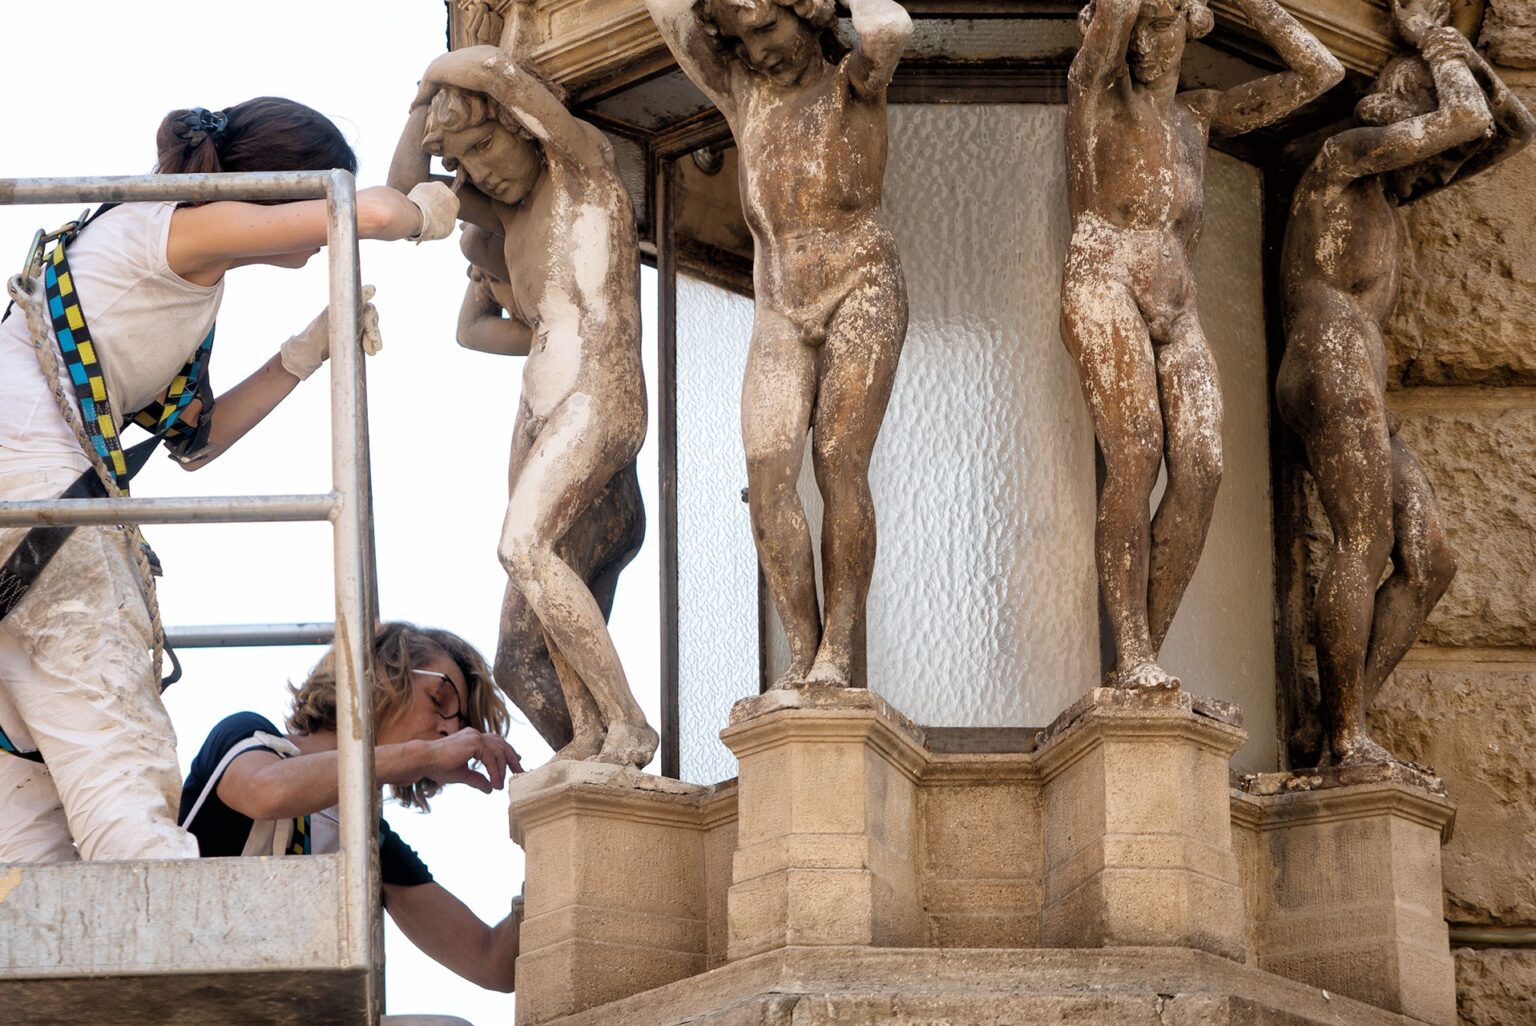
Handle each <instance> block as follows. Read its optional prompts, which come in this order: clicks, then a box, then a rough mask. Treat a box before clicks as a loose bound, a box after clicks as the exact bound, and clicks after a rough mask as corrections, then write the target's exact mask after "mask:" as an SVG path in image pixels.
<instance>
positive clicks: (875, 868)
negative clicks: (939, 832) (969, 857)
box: [720, 688, 926, 961]
mask: <svg viewBox="0 0 1536 1026" xmlns="http://www.w3.org/2000/svg"><path fill="white" fill-rule="evenodd" d="M720 737H721V740H722V741H724V742H725V744H726V745H727V746H728V747H729V748H730V749H731V751H732V752H734V753H735V754H736V758H737V759H738V761H739V764H740V770H739V775H738V778H737V786H738V789H739V805H738V817H739V818H738V821H737V829H738V846H737V849H736V857H735V861H734V864H733V870H732V884H731V888H730V894H729V898H728V907H729V923H730V944H729V958H730V959H731V960H732V961H735V960H737V959H740V958H745V957H747V956H749V955H754V954H757V953H759V952H763V951H770V950H773V949H775V948H780V947H784V946H786V945H808V946H814V945H873V946H877V947H901V946H917V945H920V944H921V943H922V942H923V921H922V913H921V906H920V904H919V896H918V865H917V846H918V823H917V805H918V801H917V781H918V775H919V773H920V771H921V769H922V767H923V765H924V763H925V761H926V752H925V751H924V749H923V747H922V734H921V732H920V731H919V730H918V729H917V728H916V727H914V726H913V725H912V724H911V723H910V722H908V721H907V720H906V719H905V717H903V716H901V714H899V713H897V712H896V711H895V710H893V709H891V707H890V706H888V705H886V703H885V702H883V701H881V700H880V699H879V698H877V697H875V696H874V695H872V694H870V693H869V692H868V691H864V690H859V689H842V688H805V689H797V690H793V691H773V692H769V693H768V694H766V695H762V696H759V697H756V698H748V699H743V700H742V701H740V702H737V703H736V706H735V707H734V708H733V709H732V710H731V724H730V726H729V727H727V728H726V730H725V731H723V732H722V733H721V735H720Z"/></svg>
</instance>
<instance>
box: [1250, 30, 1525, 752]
mask: <svg viewBox="0 0 1536 1026" xmlns="http://www.w3.org/2000/svg"><path fill="white" fill-rule="evenodd" d="M1393 14H1394V19H1395V21H1396V23H1397V26H1398V32H1399V34H1400V35H1401V36H1402V37H1403V39H1404V41H1406V42H1407V43H1408V44H1409V45H1410V46H1411V47H1413V48H1414V50H1416V51H1417V52H1416V53H1414V54H1411V55H1409V56H1406V57H1398V58H1394V59H1393V60H1392V61H1391V62H1390V63H1388V64H1387V66H1386V67H1385V68H1384V69H1383V70H1382V72H1381V74H1380V75H1379V76H1378V77H1377V79H1376V82H1375V84H1374V85H1373V86H1372V89H1371V92H1370V93H1369V94H1368V95H1367V96H1366V97H1365V98H1364V99H1362V100H1361V101H1360V103H1359V105H1358V106H1357V107H1356V108H1355V118H1356V121H1357V122H1358V123H1359V126H1360V127H1357V128H1352V129H1349V130H1347V131H1344V132H1340V133H1339V134H1337V135H1334V136H1332V137H1331V138H1329V139H1328V140H1327V141H1326V142H1325V143H1324V144H1323V146H1322V149H1321V150H1320V151H1319V152H1318V154H1317V156H1316V158H1315V159H1314V160H1313V162H1312V164H1311V166H1310V167H1308V169H1307V170H1306V172H1305V173H1304V174H1303V176H1302V178H1301V181H1300V184H1298V186H1297V188H1296V194H1295V198H1294V199H1293V200H1292V202H1291V216H1290V222H1289V225H1288V226H1287V229H1286V233H1285V244H1284V250H1283V256H1282V261H1283V263H1282V285H1283V293H1284V304H1285V305H1284V318H1285V330H1286V350H1285V356H1284V358H1283V360H1282V361H1281V364H1280V372H1279V376H1278V380H1277V382H1276V397H1277V399H1278V401H1279V409H1280V413H1281V416H1282V417H1284V419H1285V421H1286V423H1288V424H1289V425H1290V426H1291V427H1292V428H1294V429H1295V430H1296V432H1297V433H1298V434H1299V435H1300V436H1301V438H1302V440H1303V442H1304V443H1305V445H1306V453H1307V463H1308V467H1309V469H1310V470H1311V472H1312V477H1313V479H1314V480H1315V481H1316V482H1317V491H1318V496H1319V498H1321V499H1322V503H1323V506H1324V508H1325V509H1326V510H1327V512H1328V519H1329V522H1330V523H1331V524H1332V526H1333V549H1332V552H1331V553H1330V554H1329V556H1328V561H1327V563H1326V564H1325V565H1324V567H1323V573H1322V579H1321V580H1320V581H1319V583H1318V588H1317V605H1316V616H1317V657H1318V658H1317V662H1318V673H1319V677H1320V679H1321V685H1322V687H1321V698H1322V703H1321V708H1320V710H1319V712H1320V718H1321V720H1322V727H1323V733H1324V738H1323V740H1324V742H1325V744H1324V748H1323V752H1322V755H1323V760H1322V761H1323V763H1324V764H1328V763H1330V762H1331V763H1332V764H1334V765H1351V764H1356V763H1365V762H1383V761H1392V757H1391V755H1390V754H1389V753H1388V752H1387V751H1386V750H1385V749H1383V748H1382V747H1381V746H1380V745H1378V744H1377V743H1376V742H1375V741H1373V740H1371V738H1370V737H1369V735H1368V734H1367V733H1366V729H1365V714H1366V711H1367V710H1368V709H1369V708H1370V704H1371V701H1372V699H1373V698H1374V697H1375V695H1376V692H1377V691H1378V690H1379V689H1380V688H1381V686H1382V684H1383V683H1384V682H1385V681H1386V678H1387V675H1388V674H1389V673H1391V672H1392V669H1393V667H1395V666H1396V665H1397V662H1398V660H1399V659H1401V658H1402V657H1403V654H1404V653H1405V652H1407V650H1408V648H1409V646H1410V645H1412V644H1413V641H1414V638H1415V637H1417V636H1418V632H1419V628H1420V627H1422V626H1423V624H1424V619H1425V617H1427V616H1428V615H1429V611H1430V609H1431V608H1433V607H1434V604H1435V603H1436V602H1437V601H1438V600H1439V598H1440V596H1441V595H1442V594H1443V593H1444V592H1445V589H1446V587H1447V586H1448V585H1449V584H1450V582H1451V576H1452V574H1454V573H1455V569H1456V564H1455V561H1454V560H1453V558H1452V556H1451V551H1450V548H1449V546H1448V545H1447V543H1446V539H1445V532H1444V530H1443V529H1442V527H1441V524H1440V515H1439V511H1438V509H1437V507H1436V503H1435V495H1434V492H1433V490H1432V489H1431V488H1430V485H1429V481H1428V479H1427V478H1426V477H1425V475H1424V471H1423V468H1421V467H1420V466H1419V462H1418V460H1417V459H1415V458H1414V455H1413V453H1412V452H1411V451H1409V449H1408V447H1407V446H1406V445H1404V444H1403V441H1402V439H1401V438H1400V437H1399V436H1398V433H1397V429H1398V419H1397V417H1396V416H1394V415H1393V414H1392V412H1391V411H1390V410H1388V409H1387V404H1386V388H1387V369H1386V367H1387V358H1386V351H1385V349H1384V348H1383V346H1382V339H1381V325H1382V323H1383V322H1384V321H1385V320H1386V318H1387V317H1388V316H1389V315H1390V314H1391V312H1392V307H1393V306H1394V304H1395V303H1396V301H1397V293H1398V285H1399V279H1400V269H1401V263H1402V253H1403V238H1402V235H1401V231H1400V228H1399V226H1398V223H1397V217H1396V214H1395V208H1396V207H1398V206H1401V205H1402V204H1404V203H1409V202H1412V201H1413V200H1416V199H1418V198H1419V197H1421V196H1424V195H1427V194H1429V193H1431V192H1434V191H1436V190H1438V189H1442V188H1444V187H1445V186H1447V185H1450V184H1451V183H1452V182H1455V181H1458V180H1460V179H1462V178H1465V177H1466V176H1468V175H1470V174H1474V173H1476V172H1478V171H1481V170H1483V169H1485V168H1487V167H1489V166H1490V165H1492V164H1494V163H1496V162H1497V161H1499V160H1502V159H1503V158H1505V157H1507V156H1509V155H1510V154H1511V153H1513V152H1515V151H1516V150H1518V149H1519V148H1520V147H1522V146H1524V145H1525V144H1526V143H1527V142H1529V141H1530V139H1531V137H1532V135H1533V133H1536V119H1533V118H1532V116H1531V114H1530V112H1529V111H1527V110H1526V109H1525V107H1524V106H1523V105H1522V104H1521V103H1520V101H1519V99H1518V98H1517V97H1516V96H1515V95H1514V94H1513V93H1512V92H1510V91H1509V89H1507V88H1506V87H1505V86H1504V84H1503V83H1502V82H1501V81H1500V80H1499V79H1498V77H1497V76H1496V75H1495V74H1494V73H1493V70H1492V69H1491V68H1490V67H1489V66H1488V64H1487V62H1485V61H1484V60H1483V59H1482V57H1481V56H1479V55H1478V54H1477V52H1476V51H1475V50H1473V49H1472V47H1471V45H1470V44H1469V43H1468V42H1467V41H1466V39H1465V38H1464V37H1463V36H1462V35H1461V34H1460V33H1459V32H1457V31H1456V30H1455V29H1454V28H1449V27H1447V26H1446V25H1445V24H1444V22H1445V20H1446V15H1447V7H1446V5H1445V4H1444V3H1443V2H1442V0H1428V2H1416V3H1414V4H1412V5H1410V6H1407V7H1404V6H1401V5H1398V4H1394V11H1393ZM1389 559H1390V562H1391V568H1392V572H1391V575H1390V576H1388V577H1387V579H1386V580H1385V582H1383V581H1382V575H1383V573H1384V572H1385V571H1386V569H1387V565H1388V561H1389Z"/></svg>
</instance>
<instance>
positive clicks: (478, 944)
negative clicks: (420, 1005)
mask: <svg viewBox="0 0 1536 1026" xmlns="http://www.w3.org/2000/svg"><path fill="white" fill-rule="evenodd" d="M384 907H385V909H387V910H388V911H389V917H390V918H391V919H393V920H394V921H395V925H396V926H398V927H400V932H401V933H403V934H405V936H406V937H407V938H408V939H409V940H410V942H411V943H412V944H414V945H416V946H417V947H418V948H420V949H421V950H422V951H423V952H424V953H426V954H427V955H429V956H430V957H431V958H432V959H433V960H434V961H436V962H437V963H438V964H439V965H443V966H446V967H447V968H449V969H452V970H453V971H454V972H455V973H457V974H459V975H460V976H462V977H463V978H464V979H466V980H468V981H469V982H470V983H473V984H476V985H478V986H481V987H485V988H486V989H488V990H496V991H501V992H502V993H510V992H511V991H512V989H513V987H514V985H515V984H516V976H515V970H516V963H517V949H518V927H519V926H520V925H521V921H520V919H519V917H518V916H517V914H516V913H511V914H509V915H508V916H507V917H506V918H505V919H503V920H502V921H501V922H499V923H497V924H496V925H495V926H487V925H486V924H485V923H483V922H481V920H480V917H479V916H477V915H475V914H474V912H472V911H470V909H469V907H468V906H466V905H465V904H464V903H463V902H462V901H460V900H459V899H458V898H456V897H454V896H453V895H452V894H451V893H449V891H448V890H447V889H446V888H445V887H443V886H442V885H440V884H436V883H427V884H420V885H418V886H415V887H402V886H400V885H399V884H385V885H384Z"/></svg>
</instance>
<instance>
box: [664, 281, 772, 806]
mask: <svg viewBox="0 0 1536 1026" xmlns="http://www.w3.org/2000/svg"><path fill="white" fill-rule="evenodd" d="M751 335H752V301H751V300H749V299H743V298H742V297H740V296H737V295H735V294H733V293H730V292H727V291H725V290H724V289H720V288H716V287H715V286H713V285H707V284H705V283H703V282H700V281H695V280H693V279H691V278H684V277H679V278H678V280H677V586H678V589H677V591H678V603H677V606H678V608H677V648H678V674H677V690H678V723H679V754H680V756H681V760H680V761H681V776H682V779H684V780H689V781H693V782H695V783H703V784H709V783H714V782H715V781H718V780H725V779H727V778H729V777H734V776H735V775H736V757H735V756H733V755H732V754H731V753H730V751H729V749H727V748H726V747H725V746H724V745H722V744H721V743H720V738H719V733H720V731H721V730H722V729H723V728H724V727H725V724H726V719H727V717H728V716H729V714H730V711H731V704H732V703H733V702H735V701H736V700H737V699H738V698H745V697H746V696H748V695H755V694H757V689H758V680H759V677H758V640H757V553H756V552H755V551H754V549H753V547H752V529H751V524H750V522H749V521H748V518H747V506H746V503H744V502H742V501H741V490H742V488H744V487H746V483H747V464H746V456H745V454H744V453H743V451H742V447H741V375H742V372H743V369H744V368H745V367H746V363H747V343H748V341H749V340H750V338H751Z"/></svg>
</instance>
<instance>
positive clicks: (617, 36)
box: [532, 0, 1483, 98]
mask: <svg viewBox="0 0 1536 1026" xmlns="http://www.w3.org/2000/svg"><path fill="white" fill-rule="evenodd" d="M532 2H533V5H534V22H535V26H536V31H537V37H538V38H539V39H540V40H541V42H540V43H539V44H537V46H536V48H535V50H534V56H535V58H536V59H537V60H538V62H539V64H540V66H541V67H542V68H543V70H544V71H545V73H546V74H548V75H549V76H550V77H552V78H553V79H555V80H556V81H558V82H559V83H560V84H562V85H563V86H565V87H566V88H567V89H569V90H570V91H571V93H572V94H573V95H574V96H576V97H578V98H584V97H589V96H591V95H593V94H594V93H599V92H608V91H611V90H612V89H614V88H618V87H622V86H623V85H625V84H627V83H630V82H635V81H639V80H641V79H644V78H648V77H650V76H652V75H655V74H657V73H659V72H662V71H665V70H667V69H669V68H672V67H674V66H675V65H674V63H673V61H672V57H671V55H670V54H669V53H668V52H667V49H666V46H665V45H664V44H663V43H662V41H661V37H660V36H659V35H658V34H657V32H656V28H655V26H654V25H653V24H652V23H651V19H650V16H649V14H648V13H647V12H646V8H645V4H644V3H643V2H642V0H532ZM1283 2H1284V4H1285V7H1286V9H1287V10H1289V11H1290V12H1291V13H1292V14H1294V15H1295V16H1296V17H1297V19H1299V20H1300V21H1301V22H1302V24H1304V25H1306V26H1307V28H1308V29H1310V30H1311V31H1312V32H1314V33H1315V34H1316V35H1317V37H1318V38H1319V39H1321V40H1322V41H1323V43H1324V44H1325V45H1326V46H1327V47H1328V49H1329V50H1331V51H1332V52H1333V53H1334V55H1335V56H1337V57H1338V58H1339V60H1340V61H1342V62H1343V64H1344V66H1345V67H1347V68H1349V69H1350V70H1352V71H1357V72H1361V73H1364V74H1367V75H1369V74H1374V73H1375V72H1376V71H1377V70H1378V69H1379V68H1380V67H1381V65H1382V64H1383V63H1384V62H1385V61H1386V59H1387V58H1388V57H1389V56H1391V55H1392V53H1394V52H1395V51H1396V49H1397V43H1396V41H1395V38H1394V36H1393V33H1392V26H1391V19H1390V16H1389V14H1388V11H1387V6H1386V3H1385V2H1384V0H1283ZM1482 6H1483V0H1471V2H1467V3H1463V4H1460V5H1458V11H1457V14H1456V17H1455V22H1456V24H1457V27H1458V28H1461V29H1462V30H1463V31H1471V30H1474V29H1475V27H1476V25H1477V23H1478V21H1479V19H1480V17H1481V12H1482ZM907 7H909V8H910V9H911V10H912V11H913V13H914V14H916V15H918V16H919V17H977V16H981V17H988V16H990V17H999V16H1004V17H1006V16H1010V15H1012V16H1017V17H1042V16H1044V17H1050V16H1055V17H1063V16H1068V15H1069V14H1070V12H1071V10H1073V9H1074V7H1075V5H1074V4H1073V3H1071V2H1070V0H1067V2H1063V0H907ZM1211 8H1212V10H1213V11H1214V13H1215V14H1216V26H1217V27H1216V33H1215V37H1214V38H1215V41H1217V42H1226V43H1229V44H1231V45H1232V47H1233V48H1235V49H1238V50H1250V51H1251V52H1254V53H1257V54H1261V55H1262V54H1266V53H1267V52H1268V49H1267V47H1264V46H1263V44H1262V43H1258V42H1257V41H1256V40H1255V39H1254V37H1253V34H1252V31H1251V30H1250V29H1249V28H1248V25H1247V22H1246V20H1245V19H1244V18H1243V15H1242V12H1241V8H1240V7H1239V6H1238V4H1237V2H1236V0H1211Z"/></svg>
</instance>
